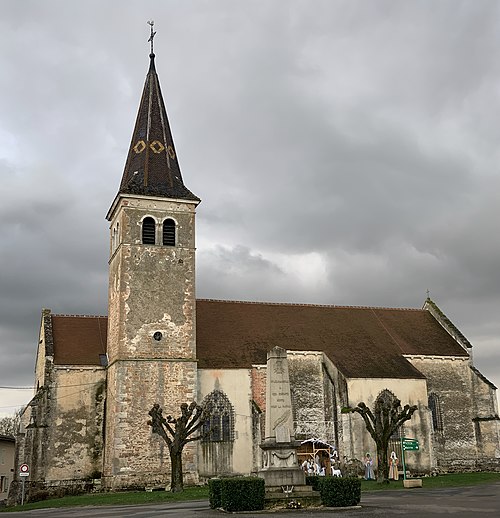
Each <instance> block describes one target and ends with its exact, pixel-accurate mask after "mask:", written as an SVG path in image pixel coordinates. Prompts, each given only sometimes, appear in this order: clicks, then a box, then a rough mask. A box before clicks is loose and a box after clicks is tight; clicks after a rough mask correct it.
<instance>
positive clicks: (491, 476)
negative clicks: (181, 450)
mask: <svg viewBox="0 0 500 518" xmlns="http://www.w3.org/2000/svg"><path fill="white" fill-rule="evenodd" d="M497 481H500V473H455V474H452V475H440V476H439V477H424V478H423V479H422V485H423V487H424V488H426V489H432V488H439V487H460V486H471V485H474V484H486V483H488V482H497ZM388 489H389V490H390V489H403V481H402V480H399V481H392V482H391V483H390V484H377V482H375V481H368V480H363V481H362V482H361V491H377V490H388ZM412 491H418V490H415V489H412ZM203 499H208V486H201V487H187V488H186V489H185V490H184V491H183V492H182V493H170V492H167V491H154V492H152V493H148V492H146V491H129V492H123V493H93V494H88V495H80V496H66V497H64V498H55V499H52V500H44V501H43V502H34V503H32V504H26V505H24V506H22V507H21V506H20V505H19V506H16V507H8V508H4V509H1V510H0V512H1V511H28V510H30V509H45V508H49V507H72V506H82V505H132V504H148V503H149V504H154V503H159V502H179V501H182V500H203Z"/></svg>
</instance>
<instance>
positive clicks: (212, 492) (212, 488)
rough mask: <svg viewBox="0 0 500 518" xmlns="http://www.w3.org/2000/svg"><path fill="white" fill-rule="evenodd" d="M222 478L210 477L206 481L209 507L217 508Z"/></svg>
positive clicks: (219, 502) (219, 500)
mask: <svg viewBox="0 0 500 518" xmlns="http://www.w3.org/2000/svg"><path fill="white" fill-rule="evenodd" d="M221 488H222V480H221V479H220V478H211V479H210V480H209V481H208V499H209V502H210V508H211V509H219V507H222V503H221Z"/></svg>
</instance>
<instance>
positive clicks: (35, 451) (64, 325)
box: [17, 53, 500, 489]
mask: <svg viewBox="0 0 500 518" xmlns="http://www.w3.org/2000/svg"><path fill="white" fill-rule="evenodd" d="M110 181H113V180H112V179H111V180H110ZM116 182H117V183H118V178H116ZM199 203H200V198H198V197H197V196H196V195H195V194H193V193H192V192H191V191H190V190H189V189H188V188H187V187H186V185H185V183H184V179H183V177H182V175H181V170H180V167H179V161H178V156H177V152H176V149H175V146H174V141H173V138H172V132H171V129H170V125H169V120H168V117H167V111H166V109H165V105H164V101H163V97H162V93H161V90H160V83H159V80H158V75H157V73H156V69H155V55H154V54H153V53H151V55H150V65H149V70H148V72H147V76H146V81H145V85H144V90H143V93H142V98H141V100H140V104H139V110H138V115H137V120H136V123H135V127H134V129H133V134H132V141H131V144H130V148H129V151H128V156H127V159H126V164H125V169H124V172H123V176H122V178H121V182H120V184H119V188H118V193H117V195H116V197H115V199H114V200H113V201H112V203H111V207H110V208H109V211H108V213H107V215H106V219H107V220H108V222H109V229H110V240H109V243H110V245H109V307H108V315H107V316H90V315H62V314H53V313H52V312H51V311H50V310H49V309H44V310H43V311H42V317H41V325H40V335H39V341H38V349H37V353H36V368H35V386H36V393H35V396H34V397H33V399H32V400H31V402H30V403H29V404H28V405H27V407H26V409H25V411H24V414H23V424H22V427H21V431H20V434H19V436H18V438H17V462H18V463H27V464H29V466H30V474H31V481H33V482H36V483H38V484H39V485H40V486H42V487H43V486H45V487H53V486H60V485H78V484H83V483H84V481H88V480H96V479H100V481H101V482H100V483H101V485H102V487H104V488H108V489H118V488H125V487H128V488H131V487H137V488H144V487H146V488H149V487H160V486H162V485H163V486H165V485H167V484H168V481H169V469H170V468H169V466H170V460H169V454H168V449H167V447H166V445H165V444H164V442H163V441H162V439H161V438H160V437H159V436H157V435H155V434H153V433H152V431H151V427H150V426H148V424H147V421H148V419H149V416H148V411H149V409H150V408H151V407H152V406H153V404H154V403H159V404H160V406H162V408H163V409H164V414H165V415H167V414H172V415H176V414H178V413H179V406H180V405H181V403H184V402H191V401H193V400H195V401H197V402H198V403H200V404H204V405H209V406H210V408H211V410H212V412H211V417H210V421H211V424H212V425H216V426H215V430H216V432H215V433H212V434H211V435H209V436H207V437H206V438H205V439H204V440H202V441H199V442H191V443H189V445H188V446H187V447H186V448H185V452H184V457H183V465H184V472H185V482H187V483H198V482H203V481H204V480H206V479H207V478H209V477H213V476H216V475H220V474H225V475H237V474H250V473H252V472H255V471H257V470H258V469H259V467H260V466H261V462H262V460H261V459H262V456H261V450H260V448H259V444H260V442H261V440H262V430H263V423H264V421H265V412H266V408H265V405H266V396H265V387H266V355H267V352H268V351H269V350H271V349H272V348H273V347H276V346H278V347H281V348H283V349H285V350H286V351H287V356H288V365H289V372H290V383H291V395H292V405H293V423H294V434H295V437H296V438H298V439H301V440H307V439H311V438H315V439H320V440H321V441H323V442H325V443H328V444H329V445H332V446H334V447H335V448H336V451H337V453H338V456H339V459H341V464H342V460H346V461H347V460H349V459H361V458H362V457H363V456H364V455H365V454H366V452H372V455H374V454H375V445H374V443H373V441H372V439H371V437H370V436H369V435H368V433H367V432H366V431H365V427H364V424H363V422H362V420H361V418H360V416H358V415H357V414H343V413H341V409H342V408H343V407H345V406H349V405H356V404H357V403H359V402H360V401H363V402H365V403H366V404H367V405H368V406H370V407H373V405H374V403H375V401H376V400H377V398H379V397H387V396H388V395H389V396H390V397H397V398H398V399H400V400H401V404H402V405H404V404H410V405H417V406H418V411H417V412H416V413H415V414H414V416H413V418H412V419H411V421H408V422H407V423H405V425H404V429H403V430H400V435H402V436H403V435H404V436H406V437H412V438H417V439H418V440H419V443H420V450H419V451H418V452H412V453H411V455H410V454H409V455H408V458H407V463H408V466H409V468H410V470H412V471H414V472H418V473H429V472H431V471H432V470H436V469H437V470H441V471H458V470H481V469H500V420H499V416H498V406H497V405H498V404H497V398H496V387H495V386H494V385H493V384H492V383H491V382H490V381H488V379H486V378H485V377H484V376H483V375H482V374H481V373H480V372H479V371H478V370H477V369H476V368H475V367H474V364H473V361H472V354H471V348H472V346H471V344H470V343H469V342H468V340H467V339H466V338H465V337H464V336H463V334H462V333H461V332H460V331H459V330H458V328H457V327H455V325H453V323H452V322H450V320H449V319H448V318H447V317H446V316H445V315H444V313H443V312H442V311H441V310H440V309H439V308H438V306H437V305H436V304H435V302H433V301H432V300H431V299H430V298H428V299H427V300H426V301H425V303H424V305H423V307H422V308H413V309H400V308H385V307H348V306H333V305H332V306H328V305H312V304H276V303H266V302H240V301H230V300H207V299H197V298H196V292H195V213H196V209H197V206H198V204H199ZM244 296H245V294H244V293H242V298H244ZM396 439H397V438H396ZM396 443H397V441H396Z"/></svg>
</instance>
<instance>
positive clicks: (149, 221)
mask: <svg viewBox="0 0 500 518" xmlns="http://www.w3.org/2000/svg"><path fill="white" fill-rule="evenodd" d="M155 234H156V224H155V220H154V219H153V218H150V217H148V218H144V220H143V221H142V243H143V244H144V245H154V244H155V243H156V239H155Z"/></svg>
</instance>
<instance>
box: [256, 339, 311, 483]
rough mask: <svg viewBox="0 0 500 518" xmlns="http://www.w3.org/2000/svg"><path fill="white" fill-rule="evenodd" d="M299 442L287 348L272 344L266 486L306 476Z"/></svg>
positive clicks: (264, 449)
mask: <svg viewBox="0 0 500 518" xmlns="http://www.w3.org/2000/svg"><path fill="white" fill-rule="evenodd" d="M298 445H299V443H298V441H296V440H295V437H294V434H293V417H292V398H291V395H290V379H289V377H288V360H287V357H286V351H285V350H284V349H282V348H281V347H275V348H274V349H271V350H270V351H269V352H268V353H267V379H266V431H265V438H264V442H263V443H262V444H261V445H260V447H261V449H262V470H261V471H259V476H261V477H263V478H264V480H265V484H266V486H299V485H304V484H305V476H304V473H303V471H302V470H301V469H300V467H299V464H298V461H297V447H298Z"/></svg>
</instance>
